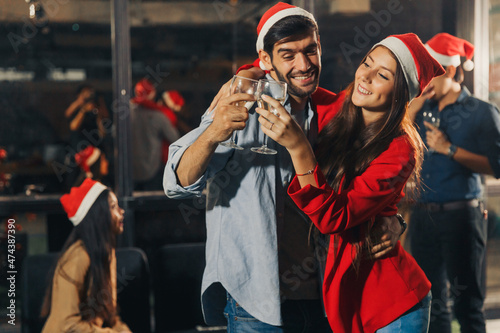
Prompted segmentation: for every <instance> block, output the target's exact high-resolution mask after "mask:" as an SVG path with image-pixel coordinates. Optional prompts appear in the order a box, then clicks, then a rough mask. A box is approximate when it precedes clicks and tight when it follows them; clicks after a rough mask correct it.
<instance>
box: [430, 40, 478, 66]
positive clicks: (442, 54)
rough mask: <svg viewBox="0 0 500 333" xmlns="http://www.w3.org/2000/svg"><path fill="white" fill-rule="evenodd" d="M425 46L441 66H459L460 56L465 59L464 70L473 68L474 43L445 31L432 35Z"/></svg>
mask: <svg viewBox="0 0 500 333" xmlns="http://www.w3.org/2000/svg"><path fill="white" fill-rule="evenodd" d="M425 47H426V48H427V50H428V51H429V53H430V54H431V55H432V56H433V57H434V58H435V59H436V60H437V61H438V62H439V63H440V64H441V65H443V66H455V67H458V66H460V57H461V56H462V57H465V58H466V59H467V60H466V61H465V62H464V64H463V65H462V67H463V68H464V70H465V71H471V70H473V69H474V63H473V62H472V60H471V59H472V56H473V55H474V45H472V44H471V43H469V42H468V41H466V40H465V39H462V38H458V37H455V36H452V35H450V34H447V33H445V32H442V33H439V34H437V35H436V36H434V37H432V38H431V39H430V40H429V41H428V42H427V43H426V44H425Z"/></svg>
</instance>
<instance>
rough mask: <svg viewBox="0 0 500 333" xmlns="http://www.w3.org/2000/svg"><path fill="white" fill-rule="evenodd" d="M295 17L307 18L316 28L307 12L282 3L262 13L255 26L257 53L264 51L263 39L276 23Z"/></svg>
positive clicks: (312, 17)
mask: <svg viewBox="0 0 500 333" xmlns="http://www.w3.org/2000/svg"><path fill="white" fill-rule="evenodd" d="M296 15H298V16H304V17H307V18H308V19H310V20H311V21H313V22H314V24H315V25H316V26H318V24H317V23H316V20H315V19H314V16H313V15H312V14H311V13H309V12H308V11H306V10H304V9H302V8H300V7H296V6H293V5H290V4H287V3H284V2H278V3H277V4H276V5H274V6H272V7H271V8H269V9H268V10H267V11H266V12H265V13H264V15H262V18H261V19H260V22H259V25H258V26H257V35H258V36H257V43H256V48H257V53H258V52H259V50H262V49H264V37H266V35H267V33H268V32H269V30H270V29H271V28H272V27H273V25H275V24H276V23H277V22H278V21H280V20H281V19H284V18H285V17H289V16H296ZM262 67H263V65H262V64H261V68H262ZM262 69H264V70H265V69H266V68H265V67H264V68H262Z"/></svg>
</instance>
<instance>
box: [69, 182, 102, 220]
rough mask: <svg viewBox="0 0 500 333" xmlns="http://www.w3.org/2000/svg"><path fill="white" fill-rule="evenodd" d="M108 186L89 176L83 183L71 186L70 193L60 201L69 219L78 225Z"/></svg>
mask: <svg viewBox="0 0 500 333" xmlns="http://www.w3.org/2000/svg"><path fill="white" fill-rule="evenodd" d="M106 189H107V187H106V186H104V185H103V184H101V183H99V182H97V181H95V180H92V179H90V178H87V179H85V180H84V181H83V183H82V185H80V186H78V187H73V188H71V191H70V193H69V194H65V195H63V196H62V197H61V199H60V201H61V204H62V206H63V208H64V211H65V212H66V214H68V218H69V220H70V221H71V222H72V223H73V224H74V225H75V226H77V225H78V224H79V223H80V222H82V220H83V218H84V217H85V216H86V215H87V213H88V212H89V209H90V207H92V205H93V204H94V202H95V201H96V200H97V198H98V197H99V195H100V194H101V193H102V191H104V190H106Z"/></svg>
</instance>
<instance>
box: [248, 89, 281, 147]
mask: <svg viewBox="0 0 500 333" xmlns="http://www.w3.org/2000/svg"><path fill="white" fill-rule="evenodd" d="M286 95H287V84H286V83H285V82H281V81H274V80H259V85H258V88H257V93H256V96H257V103H258V104H259V107H260V108H263V109H267V110H268V111H270V112H271V113H273V114H275V115H276V114H278V113H277V111H276V108H275V107H274V106H272V105H271V104H269V103H268V102H267V100H265V99H263V98H262V96H271V97H273V99H274V100H275V101H277V102H278V103H279V105H280V107H281V106H282V104H283V103H284V102H285V99H286ZM283 110H284V109H283ZM285 113H286V111H285ZM267 138H268V136H267V135H266V136H265V137H264V144H263V145H262V146H260V147H252V148H250V150H251V151H253V152H255V153H259V154H265V155H274V154H276V153H278V152H277V151H276V150H274V149H271V148H269V147H268V146H267Z"/></svg>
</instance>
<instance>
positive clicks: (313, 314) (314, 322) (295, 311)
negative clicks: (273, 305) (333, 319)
mask: <svg viewBox="0 0 500 333" xmlns="http://www.w3.org/2000/svg"><path fill="white" fill-rule="evenodd" d="M281 315H282V318H283V326H273V325H269V324H266V323H263V322H261V321H259V320H258V319H256V318H254V317H253V316H252V315H251V314H249V313H248V312H246V311H245V309H243V308H242V307H241V306H240V305H239V304H238V303H237V302H236V301H235V300H234V299H233V298H232V297H231V295H229V293H228V294H227V304H226V308H225V309H224V316H225V317H226V319H227V331H228V332H229V333H240V332H241V333H253V332H255V333H257V332H264V333H284V332H286V333H289V332H293V333H295V332H297V333H306V332H310V333H331V332H332V330H331V328H330V325H329V324H328V320H327V319H326V317H325V315H324V312H323V307H322V305H321V300H319V299H318V300H287V301H285V302H283V304H282V306H281Z"/></svg>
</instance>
